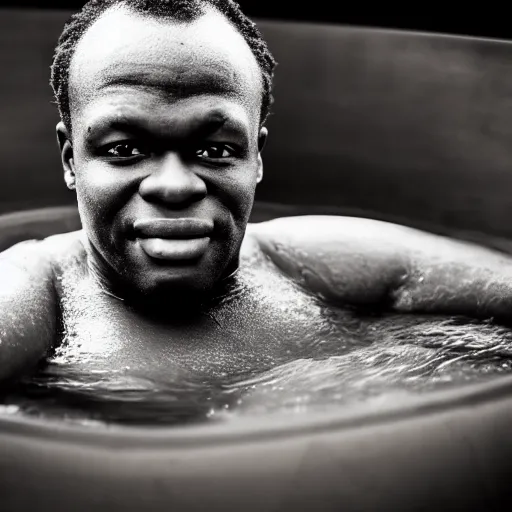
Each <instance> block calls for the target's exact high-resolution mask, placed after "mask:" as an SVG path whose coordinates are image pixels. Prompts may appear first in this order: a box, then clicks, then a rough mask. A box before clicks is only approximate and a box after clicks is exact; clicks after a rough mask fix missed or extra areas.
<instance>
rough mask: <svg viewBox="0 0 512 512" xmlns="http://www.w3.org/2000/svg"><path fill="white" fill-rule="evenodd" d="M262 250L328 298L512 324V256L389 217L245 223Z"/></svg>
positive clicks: (301, 281) (323, 218) (304, 283)
mask: <svg viewBox="0 0 512 512" xmlns="http://www.w3.org/2000/svg"><path fill="white" fill-rule="evenodd" d="M249 232H250V233H252V234H254V236H255V237H256V238H257V239H258V241H259V243H260V246H261V247H262V249H263V251H264V252H265V253H266V254H267V255H268V256H269V257H270V258H271V259H272V260H273V261H274V263H275V264H276V265H277V266H278V267H279V268H281V270H282V271H283V272H285V273H286V274H288V275H290V276H292V277H293V278H295V279H296V280H297V281H298V282H300V283H301V284H302V286H304V287H305V288H307V289H309V290H311V291H313V292H315V293H317V294H320V295H321V296H323V297H325V298H326V299H327V300H329V301H334V302H337V303H340V304H350V305H354V306H368V307H372V306H386V307H388V308H390V309H391V310H393V311H396V312H402V313H406V312H410V313H413V312H414V313H422V312H423V313H437V314H447V315H466V316H470V317H475V318H480V319H488V318H494V319H495V320H496V321H498V322H502V323H507V324H508V323H512V257H509V256H507V255H505V254H502V253H500V252H498V251H494V250H491V249H487V248H484V247H481V246H479V245H475V244H471V243H467V242H462V241H457V240H454V239H451V238H447V237H443V236H438V235H433V234H430V233H426V232H423V231H419V230H416V229H412V228H408V227H405V226H400V225H396V224H391V223H387V222H381V221H375V220H370V219H361V218H352V217H331V216H303V217H289V218H282V219H276V220H272V221H269V222H263V223H261V224H253V225H251V226H250V229H249Z"/></svg>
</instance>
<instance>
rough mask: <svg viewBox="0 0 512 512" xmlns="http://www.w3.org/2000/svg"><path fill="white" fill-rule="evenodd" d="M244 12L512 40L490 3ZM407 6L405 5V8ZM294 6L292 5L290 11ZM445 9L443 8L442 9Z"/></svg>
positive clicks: (306, 5)
mask: <svg viewBox="0 0 512 512" xmlns="http://www.w3.org/2000/svg"><path fill="white" fill-rule="evenodd" d="M239 3H240V5H241V6H242V9H243V10H244V12H245V13H246V14H247V15H249V16H250V17H255V18H262V19H275V20H290V21H313V22H320V23H341V24H345V25H356V26H357V25H359V26H371V27H382V28H394V29H409V30H420V31H426V32H440V33H451V34H459V35H471V36H481V37H491V38H500V39H501V38H504V39H512V23H511V22H510V19H509V17H508V15H507V13H506V12H505V7H504V5H505V4H504V3H503V4H502V6H501V8H500V7H497V4H493V3H490V2H486V3H478V4H473V8H471V7H468V3H467V2H466V3H465V5H464V7H461V5H462V4H461V3H458V6H457V4H456V3H455V2H451V3H449V2H444V3H443V4H442V6H441V5H439V4H438V5H437V8H436V7H435V4H434V3H432V2H414V5H413V6H412V7H411V8H410V9H408V10H404V9H403V7H402V8H399V7H398V6H397V5H396V4H395V6H393V4H389V3H386V9H382V8H381V9H376V8H375V6H376V5H377V4H376V3H374V2H372V3H370V2H356V5H355V6H354V5H351V3H350V2H336V1H333V0H300V1H295V2H291V1H289V0H287V1H286V2H285V1H281V2H279V0H240V1H239ZM83 4H84V0H60V1H58V0H57V1H56V0H53V1H52V0H50V1H48V0H47V1H44V0H11V1H4V2H2V6H6V7H17V8H19V7H32V8H33V7H37V8H40V9H48V8H50V9H67V10H76V9H79V8H80V7H81V6H82V5H83ZM403 5H405V4H403ZM290 6H292V7H290ZM441 7H442V8H441Z"/></svg>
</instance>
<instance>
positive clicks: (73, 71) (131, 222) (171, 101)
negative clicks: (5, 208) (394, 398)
mask: <svg viewBox="0 0 512 512" xmlns="http://www.w3.org/2000/svg"><path fill="white" fill-rule="evenodd" d="M261 93H262V78H261V72H260V69H259V67H258V65H257V62H256V59H255V58H254V56H253V55H252V53H251V51H250V49H249V47H248V45H247V44H246V43H245V41H244V40H243V38H242V36H241V35H240V34H239V33H238V32H237V31H236V30H235V29H234V28H233V27H232V26H231V24H230V23H229V22H228V21H227V19H225V18H224V17H223V16H222V15H221V14H219V13H217V12H216V11H214V10H211V11H208V12H207V13H206V14H205V15H203V16H201V17H200V18H198V19H197V20H195V21H193V22H191V23H177V22H172V21H167V20H155V19H153V18H149V17H143V16H141V15H139V14H135V13H132V12H131V11H129V10H127V9H126V8H114V9H111V10H109V11H108V12H106V13H105V14H104V15H103V16H102V17H101V18H100V19H99V20H98V21H96V22H95V23H94V24H93V26H92V27H91V28H90V29H89V30H88V31H87V32H86V34H85V35H84V37H83V39H82V40H81V41H80V42H79V44H78V47H77V50H76V53H75V55H74V57H73V60H72V62H71V68H70V103H71V116H72V140H71V141H69V140H68V142H66V140H67V139H69V136H68V135H66V131H65V128H64V127H63V125H62V124H59V126H58V132H59V140H60V143H61V149H62V156H63V163H64V168H65V171H66V173H65V179H66V182H67V183H68V186H70V187H71V188H76V194H77V199H78V206H79V210H80V215H81V219H82V223H83V227H84V230H85V232H86V234H87V236H88V239H89V241H90V243H91V244H92V246H93V248H94V249H95V252H96V257H97V259H98V260H100V261H99V262H97V263H99V265H100V266H101V267H102V268H103V271H104V272H105V271H106V272H107V274H108V273H110V275H111V276H114V277H116V278H118V279H119V278H120V279H121V281H122V282H124V283H125V284H129V285H130V286H133V287H134V288H135V289H136V290H137V291H139V292H142V293H144V294H151V293H153V292H162V291H168V290H180V289H181V290H186V291H192V292H193V291H196V290H197V291H202V290H208V289H211V287H212V286H213V285H214V284H215V283H216V282H217V281H218V280H219V279H221V278H222V277H223V276H225V275H227V274H228V273H230V272H232V271H233V270H234V268H236V265H237V263H238V253H239V249H240V244H241V242H242V239H243V236H244V233H245V228H246V224H247V222H248V219H249V215H250V212H251V209H252V205H253V198H254V192H255V188H256V184H257V182H258V181H259V180H260V179H261V174H262V163H261V157H260V150H261V147H262V145H263V142H264V139H265V136H266V131H265V130H264V129H263V130H261V129H260V108H261Z"/></svg>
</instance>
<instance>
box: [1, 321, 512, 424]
mask: <svg viewBox="0 0 512 512" xmlns="http://www.w3.org/2000/svg"><path fill="white" fill-rule="evenodd" d="M374 328H375V329H376V330H379V331H380V332H381V333H382V334H383V336H382V338H381V341H380V342H378V343H372V344H370V345H365V346H361V347H358V348H356V349H355V350H352V351H351V352H349V353H345V354H341V355H334V356H328V357H325V356H324V357H304V358H299V359H296V360H294V361H290V362H287V363H285V364H279V365H276V366H275V367H274V368H272V369H270V370H267V371H263V372H259V373H254V372H253V373H251V374H245V375H244V374H237V375H226V376H224V377H222V376H221V377H217V378H215V379H213V378H210V379H207V380H206V379H202V380H201V379H199V378H187V379H183V380H180V381H179V382H174V383H169V382H160V381H156V380H149V379H145V378H140V377H135V376H133V375H130V374H129V373H128V372H126V373H124V372H108V371H102V372H92V373H88V374H84V373H83V372H81V373H76V372H75V371H74V370H72V369H71V368H70V367H69V366H67V365H65V364H50V365H49V366H47V367H43V368H41V369H40V370H39V371H38V372H37V373H36V375H35V376H32V377H30V378H27V379H25V380H24V381H22V382H20V383H18V384H17V385H16V386H15V387H13V388H12V389H10V390H9V391H8V392H7V393H5V395H4V397H3V400H2V402H3V404H4V406H3V407H4V408H3V412H4V413H11V414H23V415H29V416H39V417H46V418H53V419H61V420H62V419H65V420H66V421H69V422H78V423H81V424H87V425H91V426H97V427H101V426H102V425H104V424H105V423H119V424H124V425H153V426H158V425H160V426H162V425H166V426H172V425H185V424H199V423H208V422H225V421H230V419H234V418H239V417H250V416H253V417H254V416H258V415H270V414H273V413H281V414H282V413H283V412H287V413H290V414H305V413H308V412H313V411H325V410H333V408H339V409H340V410H347V409H348V408H350V407H351V406H352V405H357V404H359V405H360V404H361V403H364V402H365V401H369V400H372V399H373V400H374V399H375V398H378V397H386V396H400V395H407V394H408V395H410V394H419V393H425V392H428V391H432V390H436V389H442V388H446V387H453V386H461V385H464V384H467V383H475V382H483V381H485V380H488V379H489V378H491V377H493V376H498V375H503V374H509V373H511V370H512V343H510V341H511V339H510V338H511V336H512V335H511V334H510V332H509V331H508V330H506V329H503V328H501V327H498V326H494V325H492V324H490V323H487V324H479V323H476V322H475V323H472V322H466V321H461V320H460V319H455V318H453V319H446V318H445V319H441V318H430V317H423V318H422V317H417V318H410V317H406V318H404V317H395V318H393V317H389V318H385V319H380V320H378V321H377V322H375V326H374Z"/></svg>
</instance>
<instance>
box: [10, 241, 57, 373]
mask: <svg viewBox="0 0 512 512" xmlns="http://www.w3.org/2000/svg"><path fill="white" fill-rule="evenodd" d="M43 247H44V242H38V241H28V242H23V243H20V244H17V245H15V246H14V247H12V248H10V249H8V250H6V251H4V252H3V253H1V254H0V382H2V381H4V380H6V379H9V378H13V377H17V376H19V375H21V374H22V373H23V372H25V371H27V370H29V369H30V368H32V367H34V366H35V365H36V364H37V362H39V361H40V360H41V359H42V358H43V357H44V356H45V354H46V353H47V351H48V350H49V348H50V347H51V346H52V345H53V343H54V340H55V337H56V332H57V321H58V320H57V319H58V303H57V300H56V293H55V287H54V281H53V270H52V266H51V261H50V258H49V256H48V255H47V254H46V253H45V251H44V249H43Z"/></svg>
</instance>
